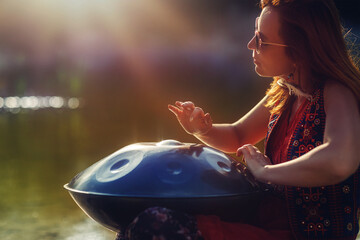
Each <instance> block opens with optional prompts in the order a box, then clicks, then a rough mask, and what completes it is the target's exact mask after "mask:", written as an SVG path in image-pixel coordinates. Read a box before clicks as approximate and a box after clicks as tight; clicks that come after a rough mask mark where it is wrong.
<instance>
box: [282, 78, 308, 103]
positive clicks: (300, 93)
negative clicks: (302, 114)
mask: <svg viewBox="0 0 360 240" xmlns="http://www.w3.org/2000/svg"><path fill="white" fill-rule="evenodd" d="M276 83H277V84H278V85H279V86H280V87H282V88H287V89H288V90H289V95H295V96H299V97H305V98H306V99H307V100H309V101H310V102H312V101H314V99H313V97H312V95H311V94H308V93H305V92H303V91H301V90H300V89H299V88H297V87H296V86H294V85H293V84H291V83H289V82H286V81H285V80H284V79H283V78H280V79H279V80H278V81H277V82H276Z"/></svg>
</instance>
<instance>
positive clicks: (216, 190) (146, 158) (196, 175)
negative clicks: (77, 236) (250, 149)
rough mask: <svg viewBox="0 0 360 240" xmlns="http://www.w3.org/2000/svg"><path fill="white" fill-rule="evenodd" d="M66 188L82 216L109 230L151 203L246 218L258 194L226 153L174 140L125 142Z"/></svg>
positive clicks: (131, 217)
mask: <svg viewBox="0 0 360 240" xmlns="http://www.w3.org/2000/svg"><path fill="white" fill-rule="evenodd" d="M65 188H66V189H67V190H68V191H69V192H70V195H71V196H72V197H73V199H74V200H75V202H76V203H77V204H78V205H79V206H80V208H81V209H82V210H83V211H84V212H85V213H87V215H89V216H90V217H91V218H93V219H94V220H96V221H97V222H99V223H101V224H102V225H104V226H105V227H107V228H109V229H111V230H114V231H119V230H120V229H121V228H122V227H124V226H125V225H127V224H128V223H130V221H131V220H132V219H133V218H134V217H135V216H136V215H137V214H138V213H140V212H141V211H143V210H145V209H146V208H148V207H152V206H163V207H168V208H172V209H175V210H179V211H185V212H187V213H190V214H212V215H218V216H220V217H222V218H223V219H224V220H229V221H232V220H249V221H250V218H251V215H252V214H253V212H254V210H255V208H256V206H257V204H258V202H259V201H260V199H261V196H262V193H263V191H262V190H261V188H260V186H259V184H258V183H257V182H256V181H255V180H254V179H253V178H252V176H251V175H250V174H249V173H248V172H247V170H246V168H245V167H244V166H243V165H242V164H240V163H238V162H236V161H235V160H234V159H232V158H231V157H230V156H228V155H226V154H224V153H222V152H220V151H218V150H215V149H213V148H210V147H206V146H203V145H198V144H184V143H181V142H178V141H175V140H165V141H162V142H158V143H137V144H132V145H129V146H126V147H124V148H122V149H120V150H119V151H117V152H115V153H113V154H111V155H110V156H108V157H106V158H104V159H102V160H100V161H99V162H97V163H95V164H93V165H92V166H90V167H89V168H87V169H85V170H84V171H82V172H80V173H79V174H78V175H76V176H75V177H74V178H73V179H72V180H71V181H70V183H68V184H66V185H65Z"/></svg>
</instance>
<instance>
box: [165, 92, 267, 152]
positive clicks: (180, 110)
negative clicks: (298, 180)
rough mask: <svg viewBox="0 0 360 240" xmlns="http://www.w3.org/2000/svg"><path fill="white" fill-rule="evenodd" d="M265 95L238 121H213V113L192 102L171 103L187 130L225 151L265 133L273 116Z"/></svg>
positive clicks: (255, 140)
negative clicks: (225, 122) (215, 122)
mask: <svg viewBox="0 0 360 240" xmlns="http://www.w3.org/2000/svg"><path fill="white" fill-rule="evenodd" d="M265 101H266V97H265V98H263V99H262V100H261V101H260V102H259V103H258V104H257V105H256V106H255V107H254V108H253V109H252V110H251V111H250V112H248V113H247V114H246V115H245V116H244V117H242V118H241V119H239V120H238V121H237V122H235V123H232V124H231V123H228V124H212V123H211V118H210V115H209V114H208V113H207V114H204V112H203V110H202V109H201V108H199V107H195V106H194V104H193V103H191V102H185V103H180V102H177V104H176V106H177V107H175V106H172V105H169V109H170V110H171V111H172V112H173V113H174V114H175V115H176V117H177V119H178V120H179V122H180V124H181V125H182V126H183V128H184V129H185V131H186V132H188V133H189V134H193V135H194V136H195V137H196V138H198V139H199V140H200V141H202V142H203V143H205V144H207V145H209V146H211V147H214V148H217V149H219V150H221V151H224V152H228V153H234V152H236V150H237V149H238V148H239V146H242V145H244V144H246V143H251V144H255V143H257V142H259V141H260V140H262V139H263V138H264V137H265V134H266V131H267V125H268V121H269V117H270V112H269V110H268V109H267V108H266V107H265V106H264V104H265Z"/></svg>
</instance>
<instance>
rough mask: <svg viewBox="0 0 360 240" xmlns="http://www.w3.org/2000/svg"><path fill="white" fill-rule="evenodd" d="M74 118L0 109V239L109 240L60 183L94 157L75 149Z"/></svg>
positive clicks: (76, 115)
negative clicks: (6, 111) (9, 111)
mask: <svg viewBox="0 0 360 240" xmlns="http://www.w3.org/2000/svg"><path fill="white" fill-rule="evenodd" d="M80 118H81V117H80V116H79V113H78V112H75V111H64V110H54V111H50V110H46V111H42V110H39V111H33V112H31V111H29V112H23V113H18V114H12V113H2V114H0V131H1V136H2V137H1V139H0V144H1V145H0V149H1V151H0V156H1V157H0V159H1V160H0V162H1V167H0V183H1V184H0V196H1V198H0V213H1V214H0V239H2V240H15V239H27V240H40V239H41V240H42V239H45V240H47V239H48V240H52V239H53V240H55V239H67V240H72V239H74V240H75V239H76V240H77V239H94V240H105V239H114V236H115V235H114V233H112V232H110V231H108V230H107V229H105V228H103V227H101V226H100V225H99V224H97V223H95V222H94V221H93V220H91V219H89V218H88V217H87V216H85V214H84V213H83V212H82V211H81V210H80V208H79V207H78V206H77V205H76V204H75V203H74V201H73V200H72V199H71V197H70V195H69V194H68V193H67V192H66V191H65V190H64V189H63V187H62V186H63V184H65V183H67V182H68V181H69V180H70V179H71V178H72V177H73V176H74V175H75V174H76V173H77V172H79V171H81V170H82V169H84V168H86V167H87V166H88V165H90V164H91V163H92V162H94V161H96V157H90V156H89V155H90V154H88V155H87V154H86V151H83V150H81V144H79V142H80V141H81V138H84V136H83V133H81V132H79V130H78V126H77V125H78V124H80V122H79V121H81V120H80ZM85 144H86V143H85ZM100 152H101V151H100Z"/></svg>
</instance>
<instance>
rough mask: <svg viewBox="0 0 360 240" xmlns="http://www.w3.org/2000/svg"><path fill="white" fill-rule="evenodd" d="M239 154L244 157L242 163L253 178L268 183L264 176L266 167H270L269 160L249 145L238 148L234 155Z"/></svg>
mask: <svg viewBox="0 0 360 240" xmlns="http://www.w3.org/2000/svg"><path fill="white" fill-rule="evenodd" d="M241 154H242V155H243V156H244V161H245V163H246V165H247V167H248V168H249V169H250V171H251V173H252V174H253V175H254V177H255V178H256V179H258V180H259V181H261V182H266V183H270V182H269V181H268V180H267V179H266V176H265V170H266V168H267V166H268V165H271V162H270V159H269V158H268V157H267V156H266V155H264V154H263V153H261V152H260V151H259V149H257V147H255V146H253V145H251V144H246V145H244V146H242V147H240V148H239V149H238V150H237V152H236V155H237V156H240V155H241Z"/></svg>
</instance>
